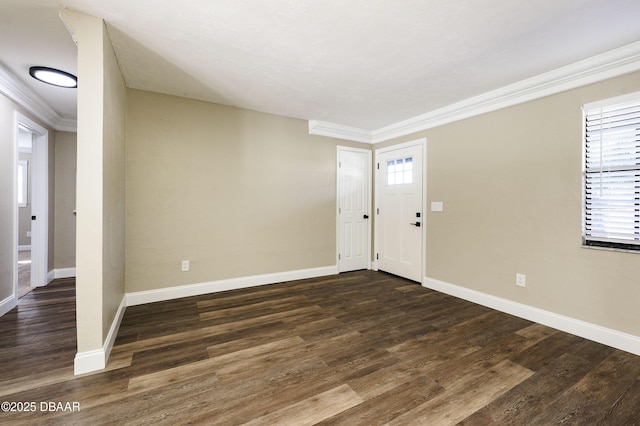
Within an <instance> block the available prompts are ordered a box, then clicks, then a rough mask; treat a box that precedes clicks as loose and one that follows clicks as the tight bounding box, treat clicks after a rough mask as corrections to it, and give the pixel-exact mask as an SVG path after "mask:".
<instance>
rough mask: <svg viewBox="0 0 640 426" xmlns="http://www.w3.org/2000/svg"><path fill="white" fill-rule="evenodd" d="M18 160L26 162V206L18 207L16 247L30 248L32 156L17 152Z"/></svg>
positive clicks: (27, 153)
mask: <svg viewBox="0 0 640 426" xmlns="http://www.w3.org/2000/svg"><path fill="white" fill-rule="evenodd" d="M18 160H26V161H27V180H28V184H27V205H26V206H24V207H18V245H20V246H30V245H31V238H30V237H27V231H31V194H32V193H33V191H32V190H31V182H32V168H33V161H32V160H33V155H32V154H31V153H30V152H19V153H18Z"/></svg>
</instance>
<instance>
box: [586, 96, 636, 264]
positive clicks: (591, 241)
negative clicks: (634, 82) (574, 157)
mask: <svg viewBox="0 0 640 426" xmlns="http://www.w3.org/2000/svg"><path fill="white" fill-rule="evenodd" d="M624 104H633V107H634V108H635V107H637V108H638V109H640V92H634V93H629V94H626V95H622V96H616V97H613V98H608V99H603V100H601V101H597V102H591V103H588V104H585V105H583V106H582V141H581V145H582V188H581V191H582V205H581V209H582V221H581V226H582V246H583V247H585V248H596V249H608V250H616V251H624V252H631V253H640V118H639V119H638V124H637V126H638V127H637V128H636V133H635V140H634V141H633V142H632V143H634V144H636V155H637V156H638V157H636V163H635V165H633V166H631V165H630V167H628V169H629V170H627V171H629V172H630V175H632V176H633V179H634V183H635V185H634V187H635V197H634V211H635V226H634V232H633V235H634V238H633V239H624V238H614V237H603V236H594V235H592V234H591V232H590V231H592V229H591V228H589V227H588V218H587V216H588V215H589V211H590V209H589V203H588V201H589V199H590V198H589V188H588V175H589V174H593V173H595V172H594V171H593V170H592V171H588V170H587V165H588V161H589V159H588V153H587V149H588V140H587V137H588V130H587V117H588V115H589V114H590V113H593V111H594V110H597V109H606V108H615V107H618V106H621V105H624ZM632 125H636V123H633V124H632ZM596 134H600V133H596ZM631 158H632V157H631ZM625 167H626V166H625ZM599 168H600V169H599V173H600V175H601V176H604V174H609V173H621V170H606V167H605V166H604V165H603V164H602V163H601V164H600V165H599ZM612 176H613V175H612Z"/></svg>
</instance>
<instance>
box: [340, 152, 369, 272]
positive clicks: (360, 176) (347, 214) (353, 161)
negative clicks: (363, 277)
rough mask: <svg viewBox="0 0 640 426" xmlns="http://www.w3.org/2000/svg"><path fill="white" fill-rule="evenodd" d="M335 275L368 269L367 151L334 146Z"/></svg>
mask: <svg viewBox="0 0 640 426" xmlns="http://www.w3.org/2000/svg"><path fill="white" fill-rule="evenodd" d="M337 157H338V168H337V169H338V177H337V183H338V188H337V193H338V202H337V203H336V204H337V212H336V214H337V220H336V223H337V225H338V230H337V232H338V238H337V239H336V240H337V243H338V247H337V251H336V253H337V254H338V259H337V265H338V272H348V271H357V270H360V269H371V219H369V217H370V215H371V151H368V150H364V149H358V148H350V147H345V146H338V155H337Z"/></svg>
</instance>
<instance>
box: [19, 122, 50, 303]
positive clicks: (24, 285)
mask: <svg viewBox="0 0 640 426" xmlns="http://www.w3.org/2000/svg"><path fill="white" fill-rule="evenodd" d="M15 138H16V152H17V155H16V179H15V182H16V190H15V193H16V197H15V199H16V203H15V205H16V214H15V221H14V229H15V242H16V255H15V259H16V262H15V270H14V296H15V303H16V304H17V301H18V299H19V298H20V297H22V296H24V295H25V294H27V293H28V292H29V291H31V290H32V289H33V288H35V287H42V286H45V285H47V284H48V282H49V279H48V232H49V231H48V230H49V186H48V181H49V179H48V175H49V167H48V158H49V155H48V149H49V133H48V131H47V130H46V129H45V128H44V127H42V126H40V125H39V124H37V123H35V122H34V121H33V120H31V119H29V118H28V117H26V116H24V115H22V114H20V113H18V112H16V114H15Z"/></svg>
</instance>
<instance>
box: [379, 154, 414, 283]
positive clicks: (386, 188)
mask: <svg viewBox="0 0 640 426" xmlns="http://www.w3.org/2000/svg"><path fill="white" fill-rule="evenodd" d="M423 149H424V146H423V144H422V143H418V144H414V145H409V146H403V147H398V148H395V149H394V148H393V147H390V148H386V149H381V150H379V151H377V152H376V154H377V155H376V173H377V175H376V182H377V184H376V189H377V191H376V205H377V208H376V212H377V215H376V220H377V225H376V233H377V244H376V252H377V253H376V257H377V260H378V269H379V270H382V271H385V272H389V273H392V274H395V275H399V276H401V277H404V278H408V279H410V280H413V281H418V282H422V274H423V272H422V262H423V257H424V256H423V252H422V246H423V243H422V241H423V233H424V229H425V228H424V212H423V211H422V208H423V207H422V206H423V198H422V197H423V195H422V194H423V174H422V169H423V165H422V162H423V160H422V159H423Z"/></svg>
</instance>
